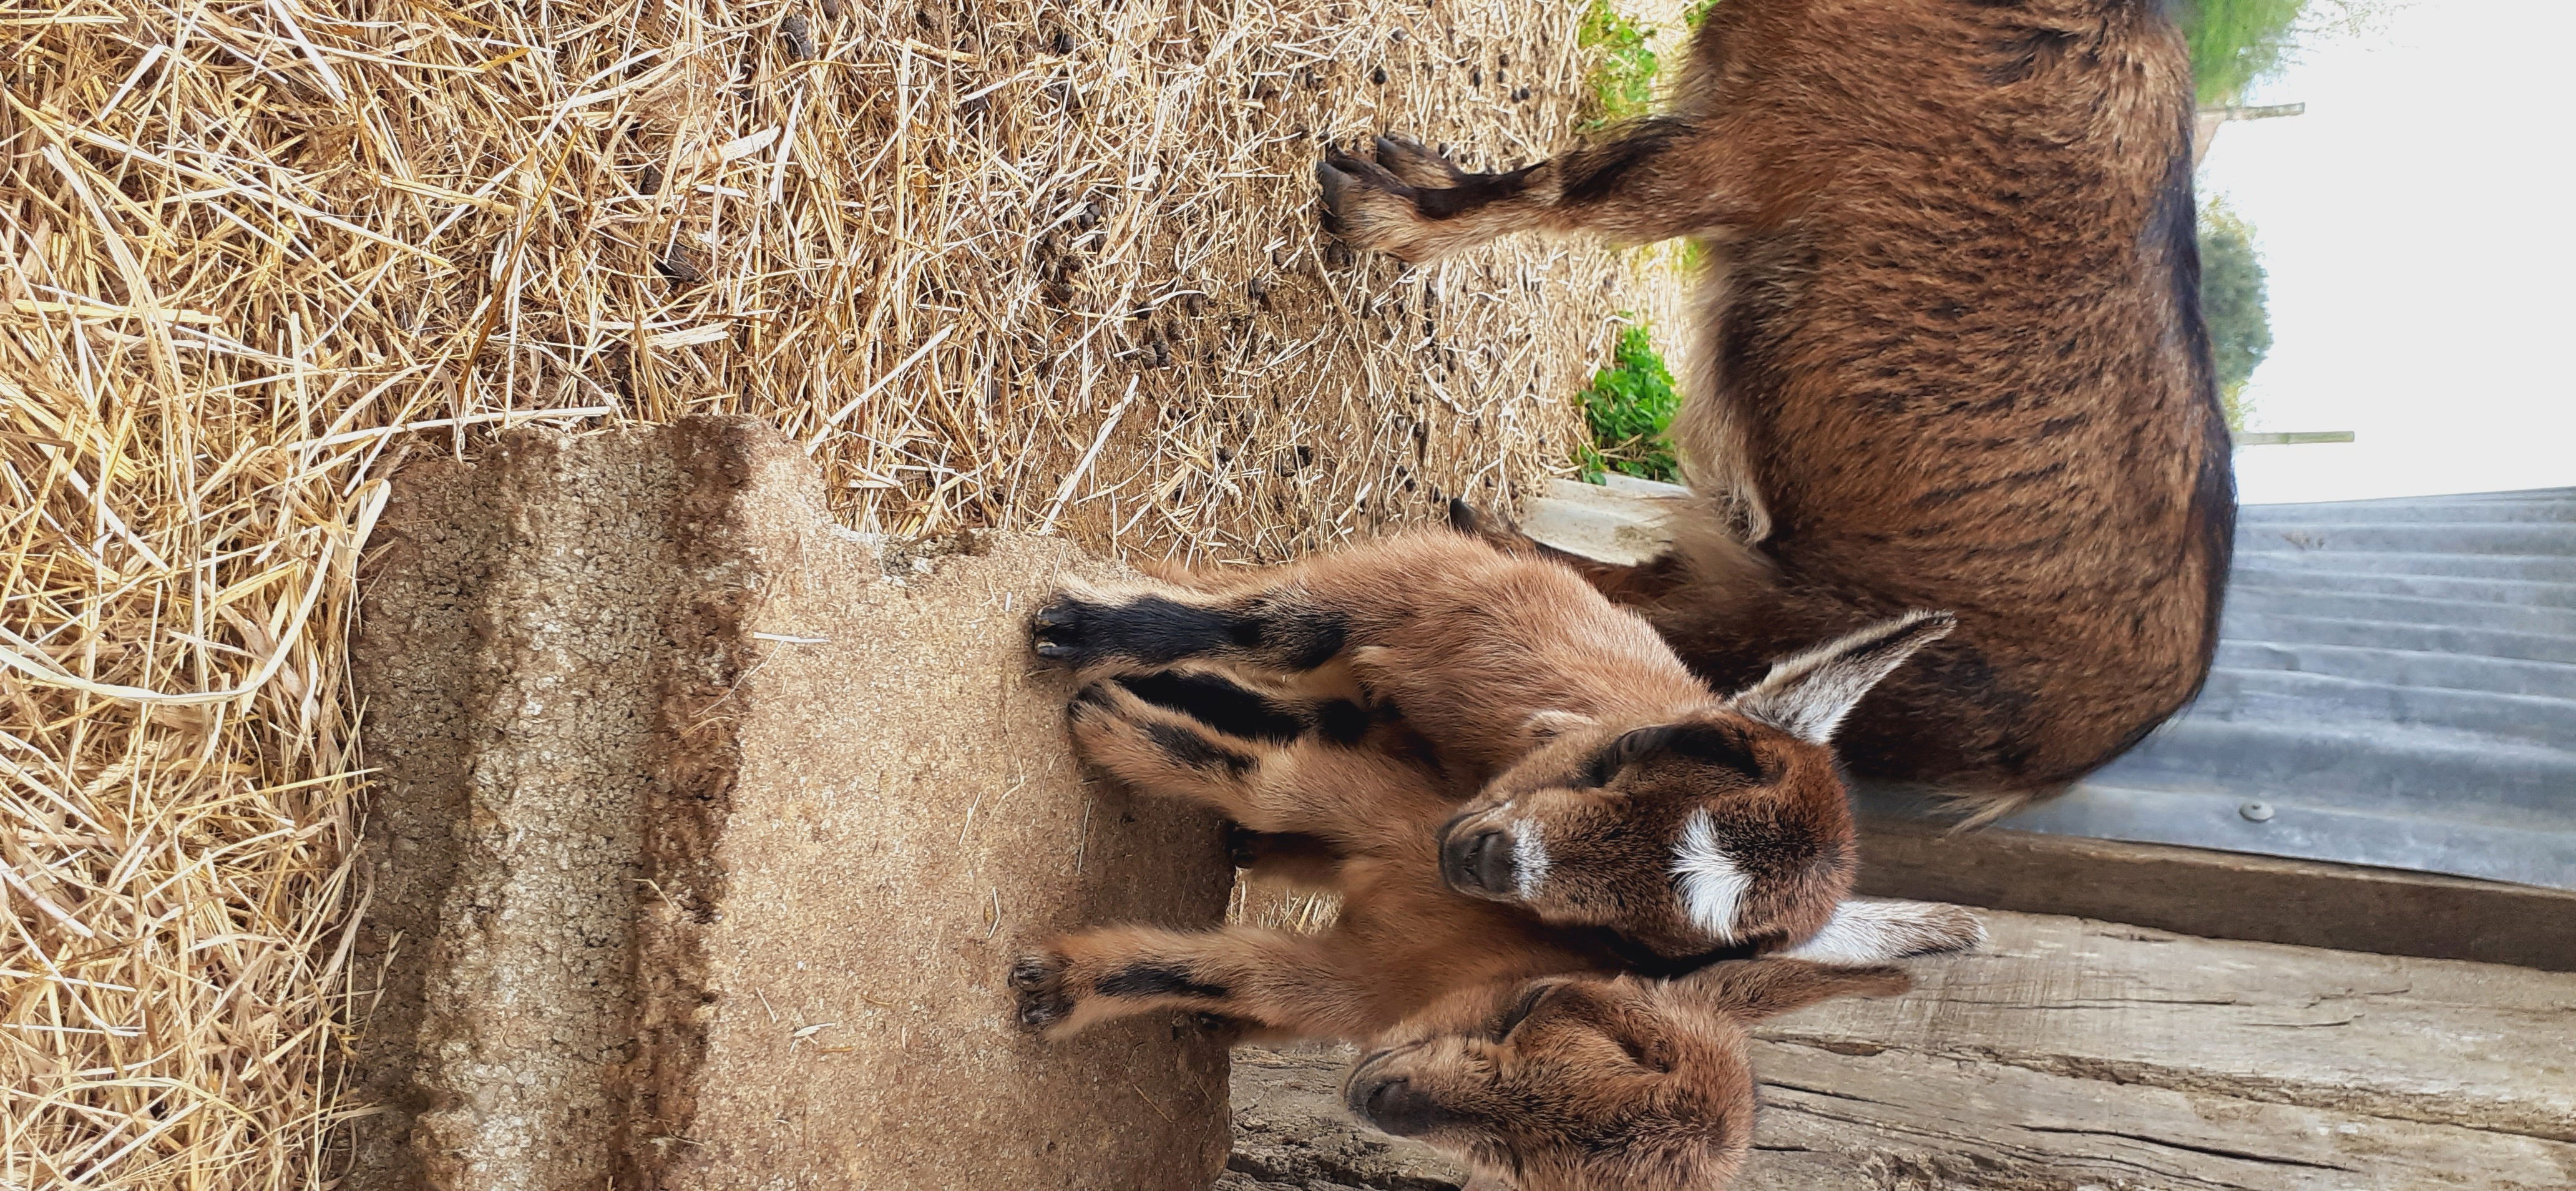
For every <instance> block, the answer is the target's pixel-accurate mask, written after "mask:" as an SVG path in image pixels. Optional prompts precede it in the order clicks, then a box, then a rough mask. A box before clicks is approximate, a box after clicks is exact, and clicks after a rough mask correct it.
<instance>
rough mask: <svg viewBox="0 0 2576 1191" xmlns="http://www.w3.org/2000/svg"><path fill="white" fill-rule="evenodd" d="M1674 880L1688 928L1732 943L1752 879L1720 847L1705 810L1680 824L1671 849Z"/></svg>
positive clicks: (1715, 824) (1698, 811) (1714, 828)
mask: <svg viewBox="0 0 2576 1191" xmlns="http://www.w3.org/2000/svg"><path fill="white" fill-rule="evenodd" d="M1673 879H1674V880H1675V881H1676V882H1677V883H1678V884H1679V885H1680V886H1681V894H1682V909H1683V911H1684V912H1686V913H1688V914H1689V915H1690V920H1691V924H1692V925H1694V926H1697V927H1699V928H1700V929H1701V930H1704V931H1707V932H1708V933H1710V934H1712V935H1715V936H1717V937H1718V939H1719V940H1721V941H1723V942H1728V943H1732V942H1734V941H1735V915H1736V912H1737V911H1738V910H1739V909H1740V908H1741V903H1742V902H1743V901H1744V891H1745V890H1746V889H1748V888H1751V887H1752V885H1753V878H1752V877H1751V876H1750V875H1748V874H1746V873H1745V871H1744V870H1743V869H1740V868H1737V867H1735V861H1734V860H1733V859H1731V858H1729V857H1728V856H1727V854H1726V850H1725V849H1724V848H1723V847H1721V846H1719V844H1718V840H1717V822H1716V820H1714V819H1711V818H1710V817H1709V814H1708V812H1707V811H1706V810H1695V811H1692V812H1691V813H1690V818H1688V819H1686V820H1684V821H1683V822H1682V839H1681V843H1680V844H1679V845H1677V846H1676V847H1674V849H1673Z"/></svg>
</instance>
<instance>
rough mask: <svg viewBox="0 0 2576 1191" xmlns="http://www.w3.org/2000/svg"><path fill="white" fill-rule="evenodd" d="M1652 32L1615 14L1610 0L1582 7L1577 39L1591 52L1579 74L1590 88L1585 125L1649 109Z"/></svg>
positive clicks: (1630, 116) (1652, 96)
mask: <svg viewBox="0 0 2576 1191" xmlns="http://www.w3.org/2000/svg"><path fill="white" fill-rule="evenodd" d="M1653 32H1654V30H1653V29H1651V28H1648V27H1646V26H1643V25H1639V24H1638V23H1636V22H1635V21H1631V20H1629V19H1628V18H1626V17H1624V16H1621V15H1619V11H1618V10H1617V9H1614V8H1612V7H1610V0H1592V7H1590V8H1587V9H1585V10H1583V25H1582V27H1581V30H1580V36H1579V40H1580V41H1581V43H1582V45H1583V48H1584V49H1585V50H1587V51H1590V53H1591V57H1592V66H1591V69H1590V70H1589V71H1587V72H1586V73H1585V76H1584V81H1585V82H1586V84H1588V85H1589V87H1590V90H1591V96H1590V102H1589V103H1588V104H1587V105H1586V106H1587V107H1588V109H1589V111H1588V113H1587V115H1586V117H1585V119H1584V121H1583V124H1582V127H1583V128H1584V129H1587V130H1588V129H1593V128H1599V127H1602V126H1603V125H1608V124H1616V123H1618V122H1619V121H1621V120H1633V119H1635V118H1637V117H1639V116H1642V115H1645V114H1646V113H1647V112H1648V111H1650V110H1652V109H1653V107H1654V103H1655V68H1656V65H1657V64H1656V61H1655V51H1653V50H1651V49H1648V48H1647V47H1646V38H1647V37H1648V35H1650V34H1652V33H1653Z"/></svg>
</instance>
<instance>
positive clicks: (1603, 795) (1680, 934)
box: [1440, 612, 1956, 958]
mask: <svg viewBox="0 0 2576 1191" xmlns="http://www.w3.org/2000/svg"><path fill="white" fill-rule="evenodd" d="M1955 623H1956V618H1954V617H1952V616H1951V615H1950V614H1949V613H1946V612H1916V613H1912V614H1909V615H1906V616H1902V617H1898V618H1896V619H1893V620H1888V621H1883V622H1881V623H1879V624H1876V625H1872V626H1870V627H1868V628H1865V629H1862V630H1860V631H1859V632H1856V633H1852V634H1851V635H1849V636H1846V637H1842V638H1840V639H1838V640H1835V641H1831V642H1828V643H1826V644H1825V645H1822V646H1819V647H1818V648H1816V649H1813V650H1810V651H1808V652H1806V653H1802V654H1799V655H1797V656H1795V657H1791V658H1787V659H1784V660H1782V661H1780V662H1778V663H1775V664H1774V665H1773V666H1772V667H1771V671H1770V673H1769V674H1768V675H1767V676H1765V677H1764V678H1763V679H1762V681H1760V682H1758V683H1755V684H1754V685H1753V686H1752V687H1750V688H1748V689H1746V690H1744V691H1742V692H1740V693H1738V694H1736V695H1735V696H1734V697H1732V698H1730V699H1727V700H1725V701H1724V702H1723V703H1719V704H1713V705H1712V706H1711V707H1710V708H1709V709H1708V710H1707V711H1706V712H1704V713H1702V714H1699V715H1694V716H1691V717H1689V718H1686V719H1682V720H1679V721H1677V722H1668V723H1655V724H1644V725H1638V724H1617V723H1601V722H1598V721H1595V720H1591V719H1588V718H1585V717H1582V716H1578V715H1572V714H1568V713H1557V712H1542V713H1540V715H1539V716H1538V717H1536V718H1535V719H1534V720H1533V722H1532V728H1533V729H1534V731H1535V733H1536V734H1538V735H1540V736H1542V737H1544V738H1545V739H1543V741H1542V743H1540V744H1539V745H1538V746H1537V747H1536V748H1534V749H1532V750H1531V751H1530V752H1529V753H1528V754H1527V755H1525V756H1523V757H1522V758H1521V759H1520V760H1518V761H1516V762H1514V763H1513V764H1512V765H1511V766H1510V767H1509V768H1507V769H1505V770H1504V771H1503V772H1502V773H1500V774H1499V775H1497V776H1496V777H1495V779H1494V780H1493V781H1492V782H1490V783H1488V784H1487V786H1486V787H1485V790H1484V791H1483V793H1482V794H1481V795H1480V796H1479V797H1478V798H1477V799H1475V800H1474V801H1472V802H1470V803H1469V804H1468V805H1467V806H1465V807H1464V808H1462V809H1461V810H1460V811H1459V813H1458V814H1457V815H1456V816H1454V817H1453V818H1451V819H1450V820H1449V821H1448V822H1447V823H1446V824H1444V825H1443V826H1442V827H1441V828H1440V874H1441V879H1442V880H1443V881H1444V882H1446V883H1447V884H1448V885H1449V887H1450V888H1451V889H1454V890H1456V891H1457V892H1459V893H1463V894H1466V895H1468V896H1471V897H1480V898H1488V899H1491V900H1494V901H1501V902H1508V903H1512V904H1516V905H1519V906H1522V907H1524V908H1526V909H1527V910H1529V911H1530V912H1531V913H1533V914H1536V915H1537V916H1538V917H1539V918H1541V919H1543V920H1545V921H1547V922H1549V923H1551V924H1553V925H1558V926H1569V927H1592V928H1604V929H1608V930H1611V931H1615V932H1617V933H1618V934H1619V935H1622V936H1624V937H1625V938H1627V939H1629V940H1632V941H1633V942H1635V943H1636V944H1639V945H1642V946H1643V947H1645V948H1646V949H1648V950H1650V951H1652V952H1654V953H1656V954H1657V955H1659V956H1663V957H1667V958H1679V957H1683V956H1691V955H1700V954H1704V953H1706V952H1709V951H1712V950H1718V949H1724V948H1732V947H1749V948H1751V949H1753V950H1759V951H1770V950H1775V949H1778V948H1781V947H1785V946H1788V945H1792V944H1795V943H1798V942H1800V941H1802V940H1805V939H1807V938H1809V937H1810V936H1814V935H1816V934H1817V933H1818V932H1820V931H1823V930H1824V929H1825V928H1826V927H1827V925H1828V923H1829V921H1830V920H1832V918H1833V917H1834V914H1835V909H1836V907H1837V906H1838V905H1840V904H1841V903H1842V902H1843V900H1844V899H1845V897H1846V896H1848V895H1849V894H1850V892H1851V881H1852V870H1853V867H1854V843H1853V828H1852V814H1851V806H1850V797H1849V792H1848V789H1847V787H1846V785H1845V783H1844V780H1843V775H1842V771H1841V769H1840V767H1839V766H1838V765H1837V764H1836V763H1835V760H1834V755H1833V752H1832V750H1831V749H1830V748H1829V747H1828V742H1829V741H1830V740H1831V739H1832V737H1833V731H1834V727H1835V725H1836V724H1838V723H1840V722H1841V721H1842V719H1843V717H1844V716H1845V715H1846V714H1848V713H1849V712H1850V711H1851V709H1852V707H1853V705H1855V704H1857V703H1859V702H1860V700H1861V697H1862V696H1864V695H1866V694H1868V693H1869V690H1870V688H1871V687H1873V686H1875V685H1877V683H1878V681H1879V680H1880V679H1882V678H1885V677H1886V676H1887V675H1888V674H1889V673H1890V672H1892V671H1894V670H1895V669H1896V667H1897V666H1899V665H1901V664H1903V663H1904V661H1905V659H1906V658H1907V657H1909V656H1911V655H1912V654H1913V653H1914V651H1915V650H1917V649H1919V648H1921V647H1923V646H1924V645H1926V644H1928V643H1930V642H1932V641H1936V640H1938V639H1940V638H1941V637H1943V636H1945V635H1947V634H1948V633H1949V631H1950V629H1951V627H1952V626H1953V625H1954V624H1955Z"/></svg>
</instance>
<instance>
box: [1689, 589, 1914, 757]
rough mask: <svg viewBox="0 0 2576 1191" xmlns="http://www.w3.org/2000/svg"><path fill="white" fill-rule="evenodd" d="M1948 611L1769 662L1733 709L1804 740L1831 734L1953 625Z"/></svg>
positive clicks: (1909, 616)
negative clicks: (1863, 699) (1865, 698)
mask: <svg viewBox="0 0 2576 1191" xmlns="http://www.w3.org/2000/svg"><path fill="white" fill-rule="evenodd" d="M1958 623H1959V618H1958V617H1956V616H1954V615H1951V614H1950V613H1947V612H1908V613H1906V614H1905V615H1903V616H1899V617H1897V618H1895V619H1894V620H1883V621H1880V622H1878V623H1877V624H1874V625H1871V626H1869V627H1868V628H1865V629H1862V630H1860V631H1859V632H1856V633H1853V634H1851V635H1849V636H1846V637H1840V638H1837V639H1835V640H1832V641H1828V642H1826V643H1824V644H1823V645H1819V646H1817V647H1816V648H1814V649H1810V650H1808V651H1807V652H1805V653H1802V654H1799V655H1797V656H1795V657H1789V658H1782V659H1781V660H1779V661H1777V662H1773V663H1772V664H1771V672H1770V673H1769V674H1767V675H1764V676H1763V678H1762V681H1760V682H1757V683H1754V684H1753V685H1752V686H1751V687H1749V688H1746V689H1745V690H1744V692H1743V693H1741V694H1738V695H1737V696H1735V698H1734V699H1733V700H1732V703H1733V705H1734V707H1735V710H1736V711H1738V712H1740V713H1742V714H1743V715H1744V716H1745V717H1747V718H1749V719H1754V720H1759V721H1761V722H1763V723H1766V724H1769V725H1771V726H1772V727H1775V728H1778V729H1780V730H1781V731H1783V732H1787V733H1788V734H1790V735H1792V736H1795V737H1797V738H1798V739H1800V740H1804V741H1807V742H1808V743H1810V744H1823V743H1825V742H1826V741H1828V740H1831V739H1833V735H1834V727H1835V726H1836V725H1838V724H1840V723H1842V722H1843V717H1844V716H1846V715H1849V714H1850V713H1851V709H1852V706H1853V705H1854V704H1857V703H1859V702H1860V700H1861V696H1863V695H1866V694H1868V693H1869V690H1870V688H1871V687H1874V686H1877V685H1878V682H1879V680H1880V679H1882V678H1885V677H1887V676H1888V675H1889V674H1891V673H1894V672H1895V670H1896V668H1897V667H1898V666H1901V665H1904V664H1905V659H1907V658H1909V657H1912V656H1914V651H1915V650H1918V649H1921V648H1923V647H1924V646H1926V645H1929V644H1931V643H1933V642H1935V641H1938V640H1940V639H1941V638H1943V637H1947V636H1949V635H1950V630H1951V629H1953V628H1955V627H1957V626H1958Z"/></svg>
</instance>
